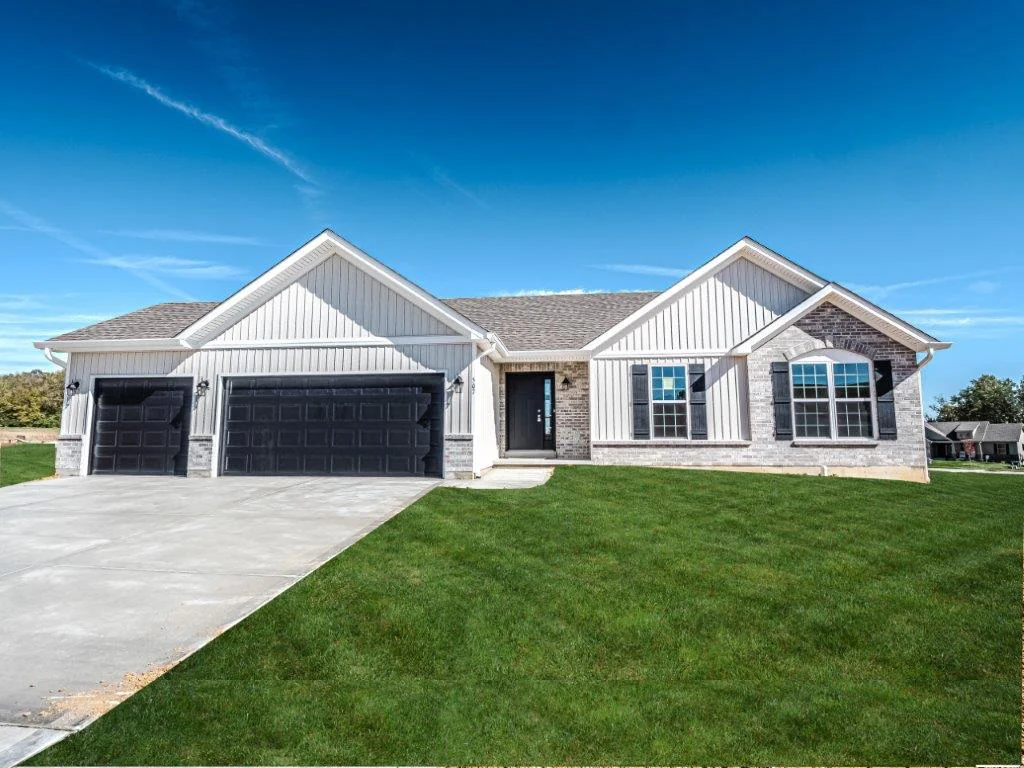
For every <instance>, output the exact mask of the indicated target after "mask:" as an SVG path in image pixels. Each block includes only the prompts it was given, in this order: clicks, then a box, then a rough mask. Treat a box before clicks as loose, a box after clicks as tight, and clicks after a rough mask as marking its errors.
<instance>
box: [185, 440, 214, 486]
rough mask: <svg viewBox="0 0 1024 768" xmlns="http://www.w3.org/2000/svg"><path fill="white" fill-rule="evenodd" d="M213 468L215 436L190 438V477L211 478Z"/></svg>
mask: <svg viewBox="0 0 1024 768" xmlns="http://www.w3.org/2000/svg"><path fill="white" fill-rule="evenodd" d="M212 467H213V435H190V436H189V438H188V476H189V477H209V476H210V472H211V469H212Z"/></svg>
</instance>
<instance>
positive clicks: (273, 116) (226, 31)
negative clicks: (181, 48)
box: [172, 0, 293, 130]
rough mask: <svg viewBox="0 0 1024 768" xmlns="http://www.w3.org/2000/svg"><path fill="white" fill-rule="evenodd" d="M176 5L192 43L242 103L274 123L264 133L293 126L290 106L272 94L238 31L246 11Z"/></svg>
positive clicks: (189, 0)
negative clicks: (289, 125)
mask: <svg viewBox="0 0 1024 768" xmlns="http://www.w3.org/2000/svg"><path fill="white" fill-rule="evenodd" d="M172 4H173V6H174V9H175V11H176V12H177V15H178V19H179V20H181V21H182V22H183V23H184V24H185V26H186V27H188V29H189V30H190V32H191V39H192V42H193V43H194V44H195V46H196V47H197V48H198V49H199V50H200V51H201V52H202V54H203V55H204V56H205V57H206V58H207V60H208V61H209V62H210V64H211V65H212V67H213V70H214V72H216V74H217V75H218V76H219V77H220V79H221V80H222V81H223V82H224V83H225V84H226V85H227V87H228V88H229V89H230V90H231V91H232V92H233V93H234V95H235V96H236V98H237V99H238V101H239V103H240V104H241V105H243V106H244V107H245V108H246V109H248V110H249V111H250V112H252V113H253V114H254V115H255V116H256V117H258V118H259V119H260V120H262V121H263V122H265V123H267V122H269V123H270V125H266V126H264V130H267V129H270V128H273V127H276V126H277V125H279V124H281V123H291V122H293V117H292V115H291V114H290V110H289V109H288V108H287V106H286V105H285V104H283V103H282V102H281V101H280V100H279V99H277V98H275V97H274V96H272V95H271V94H270V93H269V91H268V89H267V87H266V83H265V80H264V78H262V77H261V76H260V72H259V70H258V67H257V66H256V65H255V63H254V61H257V59H256V58H255V57H254V56H253V55H252V46H251V45H250V43H249V41H248V40H247V39H246V37H245V36H244V35H243V34H241V33H240V32H239V31H238V27H239V23H238V22H239V11H241V12H242V13H244V12H245V9H244V8H233V7H231V5H229V4H226V3H223V2H217V3H212V2H203V0H172Z"/></svg>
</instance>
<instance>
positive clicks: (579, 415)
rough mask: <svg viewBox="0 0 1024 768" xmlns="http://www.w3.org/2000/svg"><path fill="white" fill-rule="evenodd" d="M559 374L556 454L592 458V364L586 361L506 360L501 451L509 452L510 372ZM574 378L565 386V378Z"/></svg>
mask: <svg viewBox="0 0 1024 768" xmlns="http://www.w3.org/2000/svg"><path fill="white" fill-rule="evenodd" d="M549 372H554V375H555V456H556V458H559V459H574V460H579V459H589V458H590V366H589V365H588V364H587V363H586V362H562V363H503V364H501V365H500V366H499V371H498V455H499V456H504V455H505V447H506V445H507V444H508V441H507V436H506V430H507V426H508V419H507V417H506V410H505V392H506V374H509V373H549ZM566 377H568V379H569V381H570V382H572V386H570V387H569V389H565V390H563V389H562V388H561V385H562V380H563V379H564V378H566Z"/></svg>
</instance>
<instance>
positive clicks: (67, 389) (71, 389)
mask: <svg viewBox="0 0 1024 768" xmlns="http://www.w3.org/2000/svg"><path fill="white" fill-rule="evenodd" d="M80 386H82V385H81V384H80V383H79V382H77V381H72V382H71V383H70V384H68V385H67V386H66V387H64V391H65V392H67V393H68V397H71V396H72V395H73V394H75V392H77V391H78V388H79V387H80Z"/></svg>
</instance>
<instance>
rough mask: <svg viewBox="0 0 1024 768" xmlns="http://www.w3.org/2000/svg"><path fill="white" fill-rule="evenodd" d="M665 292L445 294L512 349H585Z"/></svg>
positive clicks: (449, 302) (452, 304)
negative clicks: (464, 296) (471, 296)
mask: <svg viewBox="0 0 1024 768" xmlns="http://www.w3.org/2000/svg"><path fill="white" fill-rule="evenodd" d="M658 295H660V293H659V292H658V291H644V292H620V293H569V294H551V295H547V296H493V297H488V298H477V299H444V303H445V304H447V305H448V306H450V307H451V308H452V309H454V310H455V311H456V312H458V313H459V314H461V315H465V316H466V317H468V318H469V319H470V320H472V321H473V322H474V323H476V324H477V325H480V326H483V327H484V328H486V329H487V330H489V331H493V332H494V333H496V334H498V336H499V337H501V340H502V342H504V344H505V346H506V347H508V348H509V349H510V350H519V351H527V350H536V349H580V348H581V347H583V346H584V345H586V344H587V343H588V342H590V341H593V340H594V339H596V338H597V337H598V336H600V335H601V334H602V333H604V332H605V331H607V330H608V329H609V328H611V327H612V326H613V325H615V324H616V323H617V322H619V321H620V320H623V319H625V318H626V317H628V316H629V315H631V314H632V313H633V312H635V311H636V310H638V309H640V307H642V306H643V305H644V304H646V303H647V302H649V301H651V300H652V299H653V298H654V297H655V296H658Z"/></svg>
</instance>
